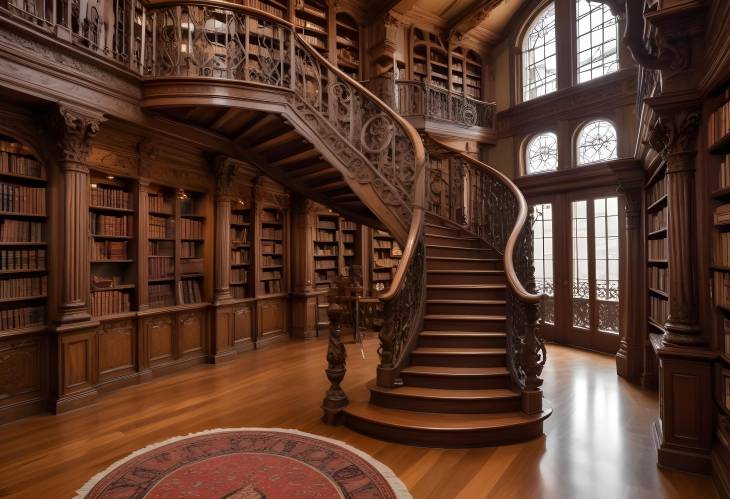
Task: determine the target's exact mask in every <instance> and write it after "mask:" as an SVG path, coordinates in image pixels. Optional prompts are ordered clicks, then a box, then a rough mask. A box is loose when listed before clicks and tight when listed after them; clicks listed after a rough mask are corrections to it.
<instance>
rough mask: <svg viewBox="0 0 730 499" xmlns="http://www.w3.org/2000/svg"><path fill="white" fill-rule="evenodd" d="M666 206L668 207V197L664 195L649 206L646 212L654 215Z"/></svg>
mask: <svg viewBox="0 0 730 499" xmlns="http://www.w3.org/2000/svg"><path fill="white" fill-rule="evenodd" d="M666 205H667V195H666V194H663V195H661V196H660V197H659V199H657V200H656V201H654V202H653V203H651V204H650V205H649V206H647V207H646V211H647V212H649V213H653V212H655V211H658V210H660V209H662V208H664V207H665V206H666Z"/></svg>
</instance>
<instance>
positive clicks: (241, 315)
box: [233, 304, 253, 348]
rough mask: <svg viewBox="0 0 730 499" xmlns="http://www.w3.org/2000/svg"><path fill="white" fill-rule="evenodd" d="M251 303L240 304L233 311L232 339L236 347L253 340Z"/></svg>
mask: <svg viewBox="0 0 730 499" xmlns="http://www.w3.org/2000/svg"><path fill="white" fill-rule="evenodd" d="M251 312H252V310H251V305H248V304H247V305H242V306H240V307H239V308H237V309H236V311H235V312H234V313H233V328H234V341H235V345H236V347H244V348H245V345H246V344H247V343H250V342H252V341H253V324H252V321H253V314H252V313H251Z"/></svg>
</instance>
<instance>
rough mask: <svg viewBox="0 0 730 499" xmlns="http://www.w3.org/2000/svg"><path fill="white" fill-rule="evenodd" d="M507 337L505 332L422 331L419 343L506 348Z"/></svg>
mask: <svg viewBox="0 0 730 499" xmlns="http://www.w3.org/2000/svg"><path fill="white" fill-rule="evenodd" d="M506 337H507V335H506V334H505V333H503V332H481V331H421V333H420V334H419V335H418V345H419V346H422V347H435V348H441V347H443V348H471V347H475V348H500V347H501V348H504V346H505V339H506Z"/></svg>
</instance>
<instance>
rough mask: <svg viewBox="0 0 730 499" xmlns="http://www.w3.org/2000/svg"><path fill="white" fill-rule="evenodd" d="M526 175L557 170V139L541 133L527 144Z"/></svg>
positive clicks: (553, 135)
mask: <svg viewBox="0 0 730 499" xmlns="http://www.w3.org/2000/svg"><path fill="white" fill-rule="evenodd" d="M525 156H526V158H525V163H526V166H527V174H528V175H531V174H533V173H544V172H552V171H555V170H557V169H558V137H557V136H556V135H555V134H554V133H541V134H540V135H536V136H535V137H533V138H532V140H530V142H528V143H527V149H526V151H525Z"/></svg>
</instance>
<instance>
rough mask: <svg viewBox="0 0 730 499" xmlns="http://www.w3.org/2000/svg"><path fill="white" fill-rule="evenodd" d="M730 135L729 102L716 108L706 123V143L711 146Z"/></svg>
mask: <svg viewBox="0 0 730 499" xmlns="http://www.w3.org/2000/svg"><path fill="white" fill-rule="evenodd" d="M727 134H730V101H727V102H725V103H724V104H723V105H722V106H720V107H719V108H717V109H716V110H715V111H714V112H713V113H712V114H711V115H710V118H709V120H708V122H707V143H708V144H710V145H713V144H714V143H715V142H717V141H719V140H720V139H722V138H723V137H725V136H726V135H727Z"/></svg>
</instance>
